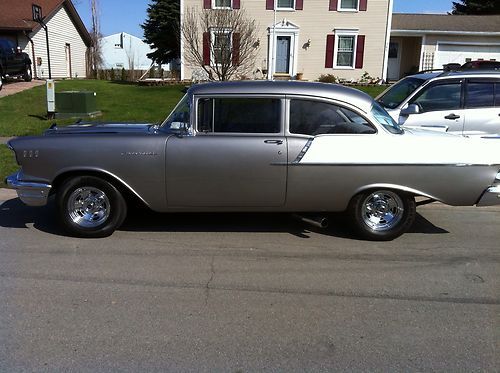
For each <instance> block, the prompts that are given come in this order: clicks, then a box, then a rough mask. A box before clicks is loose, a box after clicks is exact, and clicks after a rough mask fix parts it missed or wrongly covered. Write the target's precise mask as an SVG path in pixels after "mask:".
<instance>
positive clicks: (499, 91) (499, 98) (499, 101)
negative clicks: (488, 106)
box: [495, 82, 500, 107]
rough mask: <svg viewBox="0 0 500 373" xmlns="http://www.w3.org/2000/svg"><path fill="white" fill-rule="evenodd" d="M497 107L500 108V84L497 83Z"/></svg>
mask: <svg viewBox="0 0 500 373" xmlns="http://www.w3.org/2000/svg"><path fill="white" fill-rule="evenodd" d="M495 106H497V107H498V106H500V82H499V83H495Z"/></svg>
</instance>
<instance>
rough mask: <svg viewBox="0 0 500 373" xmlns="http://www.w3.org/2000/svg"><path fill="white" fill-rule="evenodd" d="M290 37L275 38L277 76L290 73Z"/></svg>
mask: <svg viewBox="0 0 500 373" xmlns="http://www.w3.org/2000/svg"><path fill="white" fill-rule="evenodd" d="M291 41H292V38H291V37H290V36H277V37H276V69H275V72H276V73H277V74H289V73H290V45H291Z"/></svg>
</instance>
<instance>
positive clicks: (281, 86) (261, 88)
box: [188, 80, 373, 112]
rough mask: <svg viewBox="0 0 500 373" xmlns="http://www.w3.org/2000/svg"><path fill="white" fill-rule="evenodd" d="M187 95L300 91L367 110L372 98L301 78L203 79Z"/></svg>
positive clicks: (357, 91)
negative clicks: (216, 80) (218, 80)
mask: <svg viewBox="0 0 500 373" xmlns="http://www.w3.org/2000/svg"><path fill="white" fill-rule="evenodd" d="M188 94H189V95H225V94H233V95H234V94H243V95H247V94H248V95H259V94H261V95H267V94H270V95H300V96H311V97H321V98H328V99H333V100H337V101H342V102H345V103H349V104H351V105H354V106H356V107H358V108H359V109H361V110H363V111H364V112H369V111H370V110H371V107H372V105H373V99H372V98H371V97H370V96H369V95H368V94H366V93H364V92H361V91H359V90H357V89H354V88H349V87H345V86H342V85H339V84H330V83H319V82H303V81H270V80H250V81H231V82H213V83H202V84H196V85H194V86H192V87H191V88H190V89H189V90H188Z"/></svg>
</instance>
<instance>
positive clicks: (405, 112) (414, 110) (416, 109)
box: [401, 104, 420, 115]
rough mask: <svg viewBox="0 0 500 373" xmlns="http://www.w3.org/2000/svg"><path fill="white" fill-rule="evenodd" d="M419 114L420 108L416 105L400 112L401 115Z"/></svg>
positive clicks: (411, 105)
mask: <svg viewBox="0 0 500 373" xmlns="http://www.w3.org/2000/svg"><path fill="white" fill-rule="evenodd" d="M411 114H420V107H419V106H418V105H417V104H410V105H408V107H407V108H406V109H403V110H401V115H411Z"/></svg>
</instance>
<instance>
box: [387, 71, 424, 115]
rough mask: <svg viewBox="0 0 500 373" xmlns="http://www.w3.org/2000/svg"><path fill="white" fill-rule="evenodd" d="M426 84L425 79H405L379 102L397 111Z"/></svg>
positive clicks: (395, 85) (391, 88)
mask: <svg viewBox="0 0 500 373" xmlns="http://www.w3.org/2000/svg"><path fill="white" fill-rule="evenodd" d="M424 82H425V79H420V78H414V77H411V78H404V79H403V80H400V81H399V82H397V83H396V84H394V85H393V86H392V87H390V88H389V89H388V90H387V91H385V92H384V93H383V94H382V96H380V97H379V98H378V99H377V101H378V102H379V103H380V104H382V105H383V106H384V107H386V108H389V109H395V108H396V107H398V106H399V105H400V104H401V103H402V102H403V101H404V100H405V99H406V98H407V97H408V96H409V95H411V94H412V93H413V92H415V90H416V89H417V88H418V87H420V86H421V85H422V84H424Z"/></svg>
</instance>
